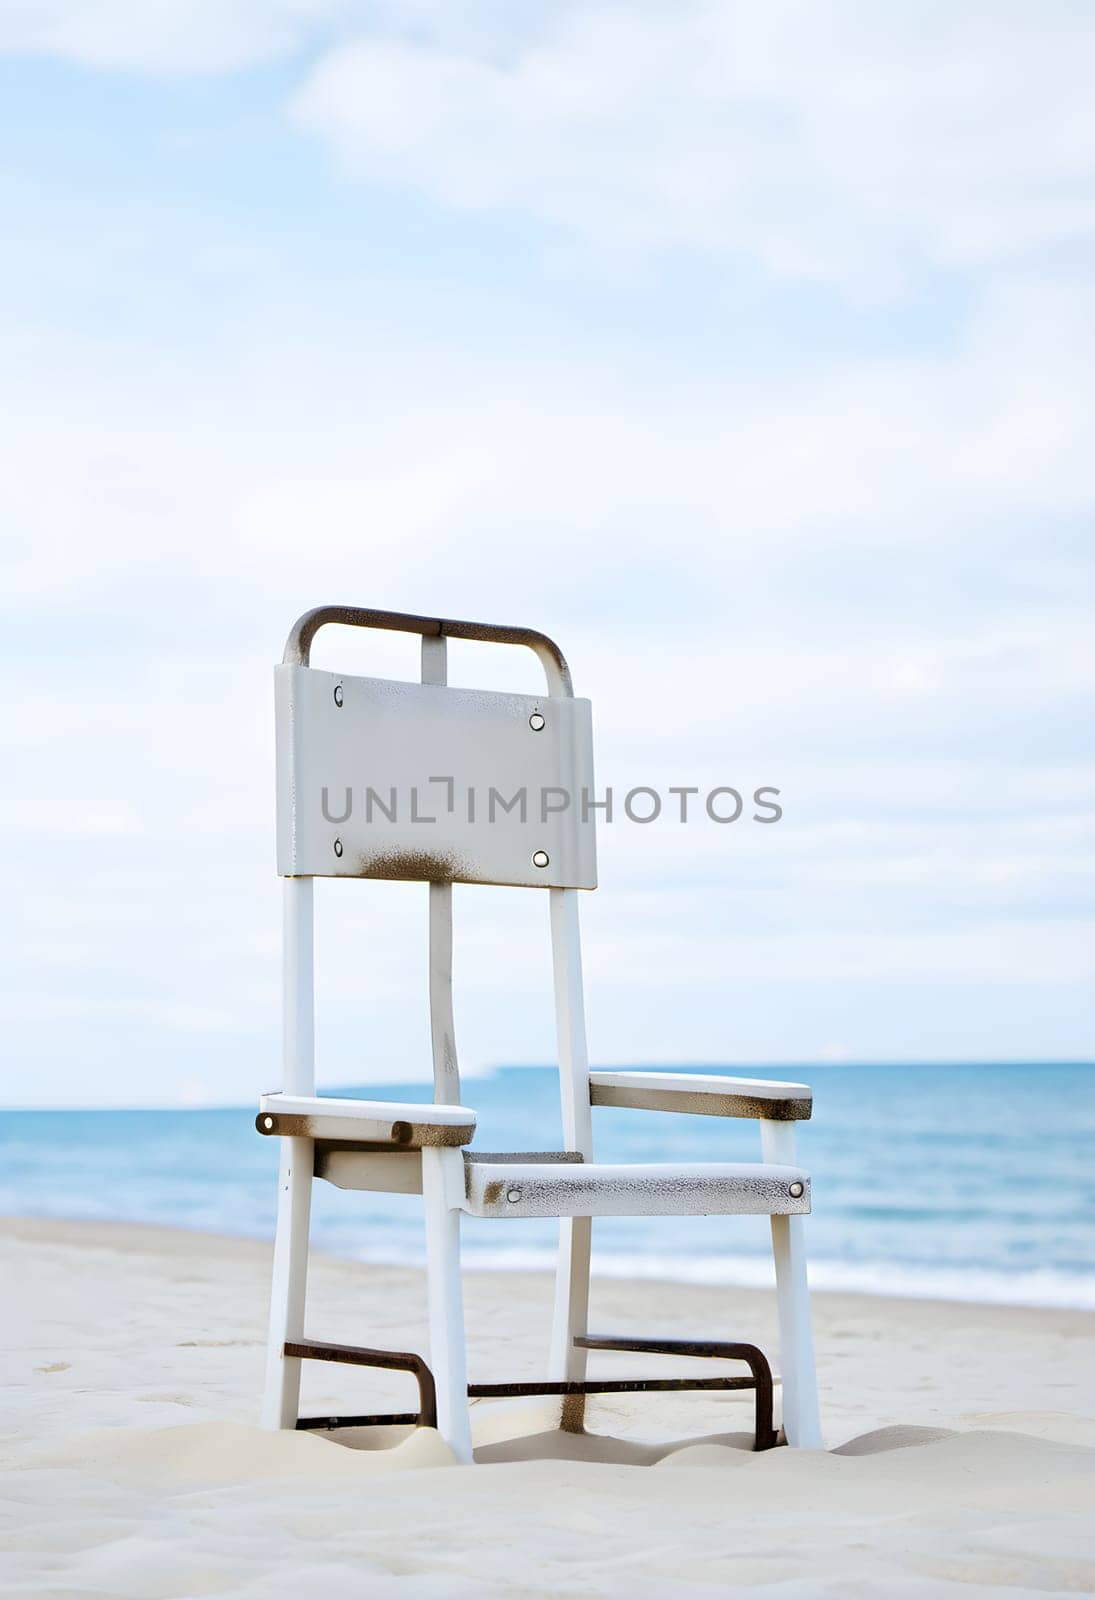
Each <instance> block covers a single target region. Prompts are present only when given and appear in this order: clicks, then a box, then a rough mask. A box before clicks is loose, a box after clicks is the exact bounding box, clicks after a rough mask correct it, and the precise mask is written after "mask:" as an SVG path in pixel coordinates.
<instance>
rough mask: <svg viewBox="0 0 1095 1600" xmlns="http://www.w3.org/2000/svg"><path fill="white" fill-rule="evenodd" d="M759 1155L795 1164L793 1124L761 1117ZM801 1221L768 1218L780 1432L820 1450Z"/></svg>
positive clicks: (790, 1441) (791, 1442) (801, 1446)
mask: <svg viewBox="0 0 1095 1600" xmlns="http://www.w3.org/2000/svg"><path fill="white" fill-rule="evenodd" d="M760 1138H761V1150H762V1153H763V1155H764V1159H765V1161H771V1162H776V1163H778V1164H780V1165H783V1166H794V1164H795V1125H794V1123H793V1122H773V1121H770V1120H769V1119H768V1118H763V1119H762V1120H761V1124H760ZM805 1220H806V1219H805V1218H804V1217H801V1216H794V1217H772V1218H771V1223H772V1255H773V1256H774V1258H775V1263H776V1296H777V1302H778V1307H779V1344H780V1361H779V1364H780V1372H781V1374H782V1378H783V1431H784V1433H785V1435H786V1437H787V1443H788V1444H789V1445H793V1446H796V1447H797V1448H798V1449H800V1450H824V1448H825V1441H824V1439H823V1438H822V1436H821V1413H820V1410H819V1408H818V1398H817V1371H816V1368H815V1365H814V1334H813V1328H812V1326H811V1323H810V1286H809V1283H808V1281H807V1278H806V1232H805V1226H804V1224H805Z"/></svg>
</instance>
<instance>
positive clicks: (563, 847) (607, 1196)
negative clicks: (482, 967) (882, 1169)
mask: <svg viewBox="0 0 1095 1600" xmlns="http://www.w3.org/2000/svg"><path fill="white" fill-rule="evenodd" d="M328 623H340V624H349V625H352V626H356V627H364V628H386V629H400V630H403V631H407V632H411V633H417V634H420V635H421V638H422V681H421V683H420V684H412V683H402V682H394V681H389V680H383V679H373V678H354V677H346V676H343V675H340V674H336V673H332V672H323V671H318V670H317V669H315V668H313V667H311V666H310V665H309V651H310V646H311V642H312V639H313V638H314V636H315V634H316V632H317V631H318V629H320V628H321V627H323V626H324V625H325V624H328ZM447 638H454V639H480V640H486V641H492V642H495V643H499V644H508V645H523V646H526V647H528V648H530V649H532V650H534V651H535V652H536V654H537V656H538V657H539V659H540V662H541V664H542V665H543V668H544V671H545V674H546V678H547V688H548V694H547V696H546V697H544V698H539V699H538V698H535V697H532V696H528V695H514V694H498V693H485V692H481V691H473V690H465V689H457V688H450V687H448V686H447V681H446V639H447ZM277 729H278V871H279V873H280V874H281V875H282V877H283V878H284V890H285V901H284V1089H283V1091H282V1092H281V1093H276V1094H266V1095H263V1096H262V1099H261V1102H260V1107H259V1114H258V1117H257V1119H256V1125H257V1127H258V1130H259V1132H260V1133H264V1134H269V1135H274V1136H279V1137H280V1139H281V1163H280V1176H279V1199H278V1218H277V1234H276V1241H275V1250H274V1271H273V1292H272V1304H271V1316H270V1338H269V1351H268V1367H267V1383H266V1399H265V1406H264V1422H265V1424H266V1425H267V1426H269V1427H271V1428H293V1427H329V1426H338V1425H361V1424H363V1423H367V1422H393V1421H408V1422H419V1423H434V1422H436V1425H437V1427H438V1428H439V1430H440V1432H441V1434H442V1435H443V1436H444V1438H445V1439H446V1440H447V1441H448V1443H449V1445H450V1446H451V1448H452V1450H453V1451H454V1452H455V1454H456V1455H457V1456H458V1457H460V1458H462V1459H464V1460H470V1459H471V1434H470V1426H469V1413H468V1398H469V1394H470V1395H471V1396H472V1397H488V1396H494V1395H514V1394H528V1393H538V1394H557V1395H559V1396H560V1397H561V1407H560V1421H561V1425H562V1426H563V1427H566V1428H571V1429H574V1430H578V1429H580V1428H581V1426H582V1419H583V1408H584V1403H585V1395H586V1394H589V1393H603V1392H610V1391H618V1390H621V1389H650V1388H714V1387H719V1388H755V1390H756V1402H757V1432H756V1447H757V1448H766V1447H767V1446H768V1445H769V1444H772V1443H775V1442H776V1435H775V1433H774V1431H773V1429H772V1425H771V1395H772V1388H771V1373H770V1369H769V1368H768V1365H767V1362H766V1360H765V1358H764V1356H763V1355H762V1354H761V1352H760V1351H759V1350H757V1349H756V1348H755V1347H754V1346H752V1345H742V1344H737V1343H727V1342H722V1341H690V1340H683V1341H682V1340H664V1339H630V1338H614V1337H599V1336H596V1335H592V1334H590V1332H589V1329H588V1327H587V1311H588V1302H589V1255H590V1229H591V1222H592V1218H593V1217H595V1216H636V1215H651V1216H666V1217H668V1216H700V1215H723V1214H725V1215H733V1214H739V1215H740V1214H754V1215H766V1216H768V1217H770V1219H771V1230H772V1245H773V1253H774V1257H775V1271H776V1282H777V1301H778V1312H779V1328H780V1347H781V1366H782V1384H783V1408H782V1409H783V1429H784V1435H785V1438H786V1441H787V1442H788V1443H789V1444H791V1445H796V1446H799V1447H804V1448H821V1447H822V1441H821V1429H820V1423H819V1417H818V1403H817V1389H816V1380H815V1375H814V1357H813V1343H812V1336H811V1329H810V1313H809V1301H808V1290H807V1281H806V1258H805V1251H804V1240H803V1232H802V1229H803V1214H804V1213H806V1212H808V1211H809V1209H810V1179H809V1176H808V1174H807V1173H806V1172H804V1171H803V1170H802V1169H801V1168H799V1167H798V1166H796V1165H795V1152H794V1125H795V1121H796V1120H797V1119H799V1118H802V1117H808V1116H809V1115H810V1109H811V1096H810V1090H809V1089H808V1088H807V1087H806V1086H805V1085H802V1084H791V1083H771V1082H761V1081H756V1080H752V1079H740V1078H727V1077H715V1076H706V1075H698V1074H679V1073H657V1072H590V1070H589V1067H588V1063H587V1059H586V1038H585V1017H584V1003H583V995H582V961H581V950H580V943H579V931H578V893H577V891H578V890H579V889H592V888H594V887H595V886H596V863H595V845H594V822H593V818H594V815H595V813H594V811H593V810H592V809H590V808H589V807H588V805H584V804H583V798H582V797H583V791H584V792H585V794H586V795H587V796H589V797H592V795H593V760H592V734H591V718H590V705H589V702H588V701H586V700H577V699H575V698H574V696H573V691H572V688H571V681H570V673H569V671H568V669H567V665H566V662H565V661H564V659H563V656H562V654H561V653H560V651H559V649H558V648H557V646H556V645H554V644H553V643H552V642H551V640H550V639H548V638H546V637H545V636H544V635H543V634H539V633H535V632H532V631H531V630H529V629H524V628H503V627H493V626H487V625H481V624H478V623H466V622H447V621H441V620H439V619H436V618H429V617H415V616H404V615H400V614H396V613H391V612H380V611H365V610H357V609H351V608H342V607H335V606H325V607H320V608H318V609H317V610H315V611H311V612H309V613H307V614H306V615H305V616H304V617H302V618H301V619H300V620H299V621H298V622H297V623H296V625H295V627H294V628H293V630H292V632H291V634H290V636H289V641H288V644H287V646H286V650H285V656H284V660H283V662H282V665H281V666H280V667H279V668H278V669H277ZM469 791H470V792H471V794H472V799H471V800H470V801H469V799H468V794H469ZM521 791H523V792H524V793H525V796H526V804H525V806H524V808H522V806H521V805H520V803H519V802H518V801H517V800H515V799H514V796H515V795H516V794H518V793H519V792H521ZM492 795H493V796H494V799H493V801H492V799H491V796H492ZM562 796H567V797H568V803H566V804H565V805H564V803H563V800H562ZM545 797H547V798H545ZM522 810H523V813H524V814H522ZM426 816H433V817H435V819H436V820H435V821H433V822H432V823H424V821H423V818H424V817H426ZM332 818H334V819H335V820H331V819H332ZM316 877H336V878H346V877H350V878H387V879H391V878H398V879H408V880H417V881H425V882H428V884H429V940H430V950H429V1003H430V1018H431V1031H432V1042H433V1073H434V1088H435V1103H434V1104H432V1105H422V1104H403V1103H394V1102H387V1101H370V1100H357V1099H334V1098H330V1097H317V1095H316V1091H315V1067H314V1027H313V959H312V926H313V909H312V880H313V878H316ZM454 882H462V883H492V884H510V885H515V886H521V887H534V888H539V889H546V890H547V895H548V899H549V902H550V912H551V939H552V950H553V966H554V982H555V1010H556V1020H557V1029H558V1055H559V1074H560V1087H561V1095H562V1117H563V1132H564V1139H565V1142H566V1147H567V1148H566V1151H564V1152H536V1153H532V1154H517V1155H513V1154H505V1155H489V1154H488V1155H480V1154H478V1153H473V1152H472V1151H470V1150H469V1148H468V1147H469V1146H470V1144H471V1142H472V1139H473V1136H474V1133H475V1121H476V1119H475V1113H474V1111H471V1110H469V1109H468V1108H467V1107H465V1106H463V1105H462V1104H461V1103H460V1084H459V1076H458V1071H457V1059H456V1049H455V1042H454V1030H453V1012H452V884H453V883H454ZM599 1105H608V1106H612V1105H615V1106H638V1107H645V1108H647V1109H650V1110H654V1111H669V1112H673V1111H678V1112H691V1113H697V1112H699V1113H704V1114H708V1115H711V1116H715V1117H750V1118H755V1119H757V1120H758V1121H759V1123H760V1132H761V1150H762V1154H763V1161H760V1162H756V1163H739V1162H702V1163H689V1164H683V1165H681V1164H677V1165H663V1164H651V1165H641V1166H619V1165H617V1166H613V1165H604V1164H601V1163H599V1162H596V1161H595V1160H594V1158H593V1136H592V1119H591V1108H592V1107H593V1106H599ZM314 1178H322V1179H326V1180H327V1181H328V1182H331V1183H334V1184H336V1185H338V1186H340V1187H342V1188H346V1189H362V1190H371V1191H374V1192H378V1191H379V1192H401V1193H412V1194H421V1195H422V1198H423V1207H424V1212H425V1235H426V1260H427V1280H428V1297H429V1329H430V1354H429V1364H428V1365H427V1363H426V1362H425V1361H424V1360H423V1359H422V1357H420V1356H418V1355H415V1354H413V1353H409V1352H399V1351H381V1350H371V1349H366V1348H359V1347H356V1346H343V1345H332V1344H324V1343H318V1342H316V1341H310V1340H306V1339H305V1334H304V1303H305V1282H306V1275H307V1261H308V1222H309V1210H310V1199H311V1186H312V1182H313V1179H314ZM462 1213H467V1214H469V1215H471V1216H476V1217H491V1218H498V1219H503V1220H507V1221H512V1220H514V1219H517V1218H521V1217H558V1218H559V1219H560V1247H559V1264H558V1271H557V1278H556V1293H555V1310H554V1318H553V1327H552V1334H551V1352H550V1364H549V1374H548V1377H547V1378H546V1379H545V1380H544V1381H543V1382H541V1383H532V1384H506V1383H477V1384H472V1385H471V1386H470V1387H469V1385H468V1382H467V1376H466V1371H465V1340H464V1319H463V1297H462V1289H461V1274H460V1217H461V1214H462ZM590 1349H623V1350H632V1351H653V1352H659V1353H663V1352H675V1353H678V1354H686V1355H696V1356H702V1357H724V1358H728V1359H731V1360H735V1361H742V1362H745V1363H746V1364H747V1365H748V1366H749V1368H750V1376H749V1377H748V1378H746V1377H719V1378H711V1377H705V1378H702V1379H697V1380H691V1379H661V1380H618V1381H604V1382H594V1381H592V1380H590V1379H588V1377H587V1370H586V1363H587V1357H588V1352H589V1350H590ZM307 1359H319V1360H334V1361H346V1362H353V1363H361V1364H363V1365H372V1366H381V1367H393V1368H398V1369H403V1370H407V1371H409V1372H412V1373H413V1374H414V1375H415V1376H416V1377H417V1379H418V1384H419V1406H418V1410H417V1411H416V1412H411V1413H405V1414H401V1415H399V1416H389V1417H367V1418H364V1417H339V1418H301V1417H299V1416H298V1407H299V1390H300V1367H301V1361H302V1360H307Z"/></svg>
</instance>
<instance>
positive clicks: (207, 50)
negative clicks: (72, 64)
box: [0, 0, 346, 72]
mask: <svg viewBox="0 0 1095 1600" xmlns="http://www.w3.org/2000/svg"><path fill="white" fill-rule="evenodd" d="M345 9H346V5H345V3H344V0H7V3H6V4H5V5H4V6H3V7H2V8H0V50H4V51H9V52H11V53H13V54H17V53H27V54H42V55H57V56H62V57H64V58H66V59H68V60H71V61H78V62H81V63H83V64H84V65H85V66H92V67H121V68H126V69H129V70H138V71H147V72H229V71H233V70H236V69H239V68H242V67H247V66H251V65H254V64H256V63H259V62H264V61H269V60H273V59H275V58H277V57H279V56H284V55H288V54H291V53H293V52H294V51H295V50H297V49H299V48H300V46H301V45H302V44H303V43H304V41H305V40H306V39H307V37H308V36H309V34H310V32H311V31H312V30H313V29H314V28H315V26H316V25H317V24H320V23H323V22H326V21H327V20H328V19H330V18H332V17H336V16H337V15H338V13H340V12H342V11H344V10H345Z"/></svg>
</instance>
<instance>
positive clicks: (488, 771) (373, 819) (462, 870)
mask: <svg viewBox="0 0 1095 1600" xmlns="http://www.w3.org/2000/svg"><path fill="white" fill-rule="evenodd" d="M331 623H338V624H343V625H349V626H352V627H363V628H383V629H398V630H400V631H404V632H409V633H417V634H420V635H421V638H422V681H421V683H404V682H397V681H393V680H389V679H378V678H360V677H350V676H346V675H343V674H338V673H333V672H327V671H321V670H319V669H317V668H314V667H312V666H311V665H310V649H311V643H312V640H313V638H314V637H315V634H316V633H317V632H318V630H319V629H320V628H321V627H323V626H325V625H327V624H331ZM449 638H456V639H478V640H483V641H486V642H490V643H498V644H508V645H522V646H525V647H527V648H529V649H531V650H533V651H534V652H535V653H536V655H537V656H538V658H539V659H540V662H541V664H542V665H543V667H544V672H545V677H546V686H547V691H548V692H547V694H546V695H544V696H541V697H536V696H532V695H517V694H499V693H494V692H489V691H483V690H471V689H457V688H450V687H449V686H448V684H447V663H446V640H447V639H449ZM276 705H277V748H278V757H277V795H278V871H279V873H280V874H281V875H282V876H283V877H284V878H285V879H286V941H285V949H286V974H285V977H286V1007H287V1010H286V1080H287V1081H286V1088H287V1089H291V1090H292V1092H295V1093H305V1094H310V1093H313V1092H314V1064H313V1056H314V1046H313V1042H312V1041H313V1035H314V1027H313V1021H312V998H311V995H312V915H313V911H312V895H311V882H312V879H314V878H316V877H336V878H346V877H349V878H386V879H392V878H397V879H407V880H417V881H420V882H427V883H429V885H430V891H429V893H430V1016H431V1033H432V1040H433V1066H434V1088H435V1096H436V1099H437V1100H438V1101H440V1102H442V1103H447V1104H454V1103H458V1102H459V1099H460V1085H459V1071H458V1066H457V1057H456V1046H455V1038H454V1028H453V1013H452V884H453V883H455V882H459V883H487V884H505V885H512V886H515V887H525V888H546V889H547V890H548V891H549V893H550V897H551V924H552V943H553V951H554V973H555V993H556V1021H557V1026H558V1032H559V1057H560V1070H561V1080H562V1081H561V1089H562V1099H563V1120H564V1129H565V1132H566V1137H567V1142H568V1146H569V1147H570V1148H572V1149H580V1150H581V1151H582V1153H583V1154H585V1155H587V1156H588V1155H589V1153H590V1152H589V1149H588V1144H589V1133H588V1123H589V1116H588V1106H589V1085H588V1064H587V1061H586V1053H585V1020H584V1014H583V1004H582V992H581V989H582V985H581V954H580V948H579V933H578V920H577V905H576V896H575V893H574V891H575V890H577V889H592V888H595V887H596V882H597V877H596V840H595V824H594V815H595V812H594V809H593V807H592V804H591V802H592V800H593V738H592V719H591V709H590V703H589V701H588V700H579V699H575V697H574V694H573V690H572V686H571V681H570V672H569V670H568V668H567V664H566V661H565V660H564V658H563V655H562V652H561V651H560V650H559V648H558V646H557V645H555V644H554V643H553V642H552V641H551V640H550V639H548V638H547V637H546V636H545V635H544V634H541V633H536V632H534V631H532V630H531V629H527V628H505V627H497V626H492V625H488V624H483V623H469V622H450V621H444V620H442V619H440V618H434V617H417V616H408V615H403V614H401V613H398V612H384V611H369V610H357V609H354V608H349V607H340V606H321V607H319V608H317V609H316V610H314V611H310V612H308V613H307V614H306V615H305V616H303V617H301V618H300V620H299V621H298V622H297V623H296V624H295V626H294V628H293V630H292V632H291V633H290V635H289V640H288V643H287V645H286V648H285V655H284V659H283V661H282V664H281V665H280V666H279V667H278V668H277V674H276ZM583 1108H584V1109H583Z"/></svg>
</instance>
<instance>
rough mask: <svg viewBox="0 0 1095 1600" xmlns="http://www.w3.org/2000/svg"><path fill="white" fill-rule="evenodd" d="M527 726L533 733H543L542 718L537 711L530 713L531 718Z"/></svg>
mask: <svg viewBox="0 0 1095 1600" xmlns="http://www.w3.org/2000/svg"><path fill="white" fill-rule="evenodd" d="M528 725H529V727H530V728H531V729H532V731H533V733H541V732H542V731H543V728H544V718H543V717H542V716H541V715H540V713H539V711H534V712H533V713H532V716H531V717H530V718H529V719H528Z"/></svg>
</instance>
